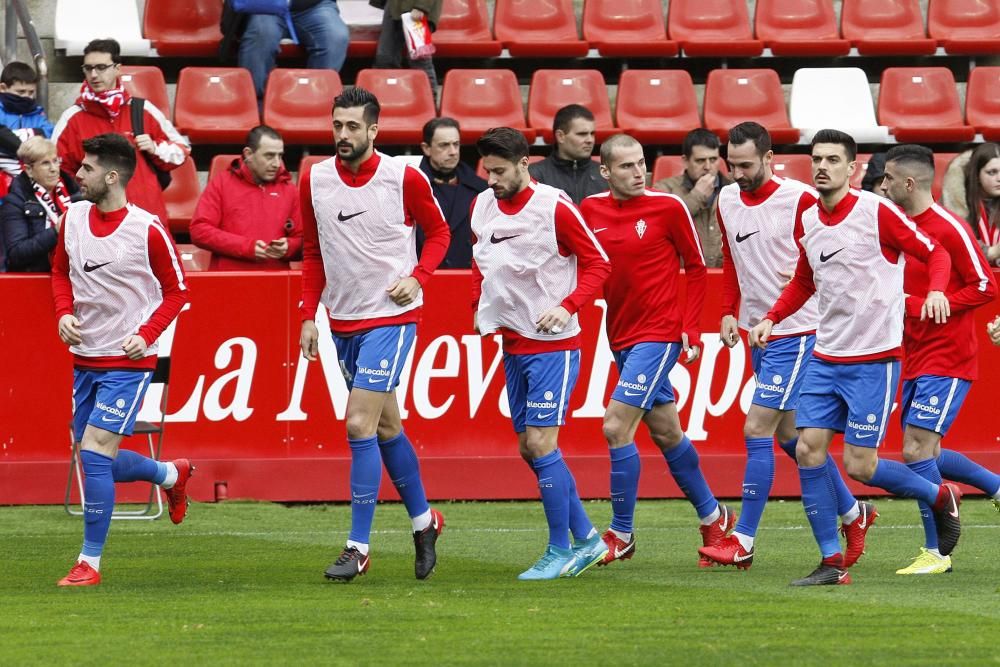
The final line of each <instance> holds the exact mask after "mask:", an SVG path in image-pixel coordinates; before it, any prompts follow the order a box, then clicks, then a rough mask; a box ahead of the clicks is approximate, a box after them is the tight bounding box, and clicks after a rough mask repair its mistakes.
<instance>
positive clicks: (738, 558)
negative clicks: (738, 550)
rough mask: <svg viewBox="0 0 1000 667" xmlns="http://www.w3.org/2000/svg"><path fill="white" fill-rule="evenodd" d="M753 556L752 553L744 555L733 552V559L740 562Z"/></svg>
mask: <svg viewBox="0 0 1000 667" xmlns="http://www.w3.org/2000/svg"><path fill="white" fill-rule="evenodd" d="M751 558H753V554H747V555H746V556H741V555H739V554H733V560H734V561H735V562H737V563H742V562H743V561H745V560H750V559H751Z"/></svg>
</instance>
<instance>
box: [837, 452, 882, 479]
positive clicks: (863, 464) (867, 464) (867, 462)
mask: <svg viewBox="0 0 1000 667" xmlns="http://www.w3.org/2000/svg"><path fill="white" fill-rule="evenodd" d="M877 465H878V459H877V458H875V457H871V458H868V457H864V458H862V457H846V458H845V459H844V470H846V471H847V476H848V477H850V478H851V479H853V480H855V481H858V482H861V483H862V484H867V483H868V482H869V481H871V478H872V477H873V476H874V475H875V466H877Z"/></svg>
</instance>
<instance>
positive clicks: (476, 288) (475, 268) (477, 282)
mask: <svg viewBox="0 0 1000 667" xmlns="http://www.w3.org/2000/svg"><path fill="white" fill-rule="evenodd" d="M473 236H475V235H473ZM482 295H483V272H482V271H480V270H479V265H478V264H476V260H472V328H473V329H474V330H475V332H476V333H479V299H480V297H482Z"/></svg>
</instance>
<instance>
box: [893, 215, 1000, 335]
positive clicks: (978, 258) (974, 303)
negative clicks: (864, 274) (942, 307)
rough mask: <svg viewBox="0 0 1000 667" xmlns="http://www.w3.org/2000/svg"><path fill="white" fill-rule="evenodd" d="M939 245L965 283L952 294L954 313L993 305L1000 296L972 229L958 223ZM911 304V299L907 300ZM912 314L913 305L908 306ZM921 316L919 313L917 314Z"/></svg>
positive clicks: (950, 299) (940, 240)
mask: <svg viewBox="0 0 1000 667" xmlns="http://www.w3.org/2000/svg"><path fill="white" fill-rule="evenodd" d="M938 241H939V242H940V243H941V245H943V246H944V247H945V249H946V250H947V251H948V255H949V256H951V266H952V271H954V272H955V273H957V274H958V275H959V276H960V277H961V280H962V286H961V287H959V288H958V289H957V290H955V291H954V292H951V293H948V294H947V297H948V303H949V305H950V306H951V312H953V313H958V312H961V311H963V310H970V309H973V308H978V307H979V306H982V305H983V304H985V303H989V302H990V301H992V300H993V299H994V298H995V297H996V295H997V282H996V278H995V277H994V276H993V270H992V269H990V265H989V262H987V261H986V256H985V255H983V251H982V250H981V249H980V248H979V244H977V243H976V240H975V239H974V238H972V235H971V234H970V233H969V231H968V228H967V227H965V226H964V225H962V224H960V223H958V224H957V225H956V226H955V227H950V228H948V230H947V231H946V232H945V233H942V234H940V235H939V236H938ZM907 301H908V302H909V298H907ZM907 311H909V303H907ZM917 314H918V315H919V311H917Z"/></svg>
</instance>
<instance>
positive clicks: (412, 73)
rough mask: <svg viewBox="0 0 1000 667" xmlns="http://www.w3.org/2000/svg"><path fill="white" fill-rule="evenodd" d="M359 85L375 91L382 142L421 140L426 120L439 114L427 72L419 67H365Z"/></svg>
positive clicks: (358, 78) (358, 81)
mask: <svg viewBox="0 0 1000 667" xmlns="http://www.w3.org/2000/svg"><path fill="white" fill-rule="evenodd" d="M355 85H357V86H360V87H362V88H367V89H368V90H370V91H372V92H373V93H375V95H376V96H377V97H378V101H379V104H380V105H381V106H382V112H381V114H380V115H379V123H378V140H377V141H378V142H380V143H383V144H419V143H420V139H421V131H422V130H423V127H424V123H426V122H427V121H429V120H430V119H431V118H434V116H436V115H437V112H436V111H435V109H434V96H433V95H432V94H431V86H430V83H429V82H428V81H427V74H425V73H424V72H423V70H416V69H365V70H361V71H360V72H358V76H357V79H356V82H355Z"/></svg>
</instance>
